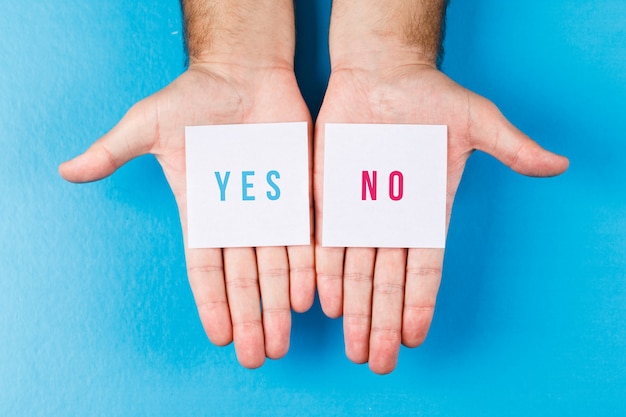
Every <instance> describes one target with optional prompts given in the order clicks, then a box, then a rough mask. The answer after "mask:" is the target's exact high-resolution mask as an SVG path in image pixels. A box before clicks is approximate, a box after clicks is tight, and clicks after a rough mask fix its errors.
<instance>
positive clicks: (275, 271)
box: [259, 267, 289, 278]
mask: <svg viewBox="0 0 626 417" xmlns="http://www.w3.org/2000/svg"><path fill="white" fill-rule="evenodd" d="M288 275H289V269H288V268H286V267H284V268H282V267H279V268H267V269H260V270H259V278H284V277H287V276H288Z"/></svg>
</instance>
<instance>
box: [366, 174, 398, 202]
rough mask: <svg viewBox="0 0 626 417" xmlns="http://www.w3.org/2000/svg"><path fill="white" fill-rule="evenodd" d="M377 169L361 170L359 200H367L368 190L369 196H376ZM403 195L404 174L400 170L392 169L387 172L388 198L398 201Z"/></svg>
mask: <svg viewBox="0 0 626 417" xmlns="http://www.w3.org/2000/svg"><path fill="white" fill-rule="evenodd" d="M377 183H378V171H372V172H371V174H370V172H369V171H363V174H362V177H361V200H363V201H365V200H367V194H368V191H369V195H370V198H371V199H372V200H376V198H377V193H376V192H377V190H378V187H377ZM403 196H404V175H402V172H400V171H393V172H392V173H391V174H389V198H390V199H391V200H392V201H400V200H402V197H403Z"/></svg>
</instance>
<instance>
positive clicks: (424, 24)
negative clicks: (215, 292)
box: [314, 0, 568, 373]
mask: <svg viewBox="0 0 626 417" xmlns="http://www.w3.org/2000/svg"><path fill="white" fill-rule="evenodd" d="M445 7H446V2H445V1H443V0H382V1H376V0H360V1H358V2H357V1H350V0H334V2H333V12H332V17H331V28H330V39H329V41H330V56H331V68H332V71H331V77H330V80H329V84H328V90H327V92H326V96H325V98H324V103H323V105H322V108H321V110H320V115H319V117H318V119H317V124H316V135H315V164H314V171H315V180H314V193H315V215H316V233H317V239H316V242H318V245H319V242H321V230H322V223H323V221H324V219H323V197H324V192H323V184H324V163H323V161H324V128H325V124H326V123H380V124H393V123H396V124H437V125H447V126H448V173H447V177H448V178H447V201H446V210H447V212H446V214H447V221H448V222H449V219H450V214H451V212H452V204H453V202H454V196H455V194H456V190H457V187H458V185H459V183H460V180H461V175H462V173H463V170H464V168H465V163H466V161H467V159H468V158H469V156H470V155H471V154H472V152H473V151H474V150H476V149H478V150H482V151H485V152H488V153H489V154H491V155H493V156H494V157H496V158H498V159H499V160H500V161H502V162H503V163H504V164H506V165H507V166H509V167H510V168H511V169H513V170H515V171H517V172H519V173H522V174H525V175H531V176H551V175H558V174H560V173H561V172H563V171H564V170H565V169H566V168H567V165H568V161H567V159H566V158H563V157H560V156H558V155H555V154H553V153H550V152H548V151H546V150H544V149H543V148H541V147H540V146H539V145H538V144H537V143H535V142H534V141H532V140H531V139H530V138H528V137H527V136H526V135H524V134H523V133H522V132H520V131H519V130H518V129H517V128H515V126H513V125H512V124H511V123H510V122H509V121H508V120H507V119H506V118H505V117H504V116H503V115H502V113H500V111H499V110H498V108H497V107H496V106H495V105H494V104H493V103H491V102H490V101H489V100H488V99H486V98H484V97H481V96H479V95H477V94H475V93H473V92H471V91H469V90H467V89H465V88H463V87H461V86H460V85H458V84H456V83H455V82H454V81H452V80H451V79H449V78H448V77H447V76H446V75H445V74H443V73H442V72H440V71H439V70H438V69H437V57H438V55H439V54H440V52H441V46H440V45H441V42H442V33H443V30H442V28H443V23H444V22H443V20H444V15H445ZM315 256H316V269H317V286H318V292H319V295H320V302H321V305H322V309H323V310H324V312H325V313H326V314H327V315H328V316H330V317H338V316H340V315H343V318H344V319H343V326H344V338H345V345H346V354H347V356H348V357H349V358H350V359H351V360H352V361H354V362H357V363H364V362H368V363H369V366H370V368H371V369H372V370H373V371H374V372H377V373H387V372H391V371H392V370H393V369H394V367H395V366H396V360H397V356H398V352H399V349H400V345H401V344H404V345H405V346H408V347H416V346H418V345H420V344H421V343H422V342H423V341H424V339H425V337H426V335H427V333H428V329H429V326H430V323H431V320H432V317H433V313H434V309H435V304H436V298H437V292H438V289H439V284H440V280H441V275H442V265H443V256H444V250H443V249H427V248H426V249H402V248H398V249H381V248H325V247H321V246H318V247H317V248H316V254H315Z"/></svg>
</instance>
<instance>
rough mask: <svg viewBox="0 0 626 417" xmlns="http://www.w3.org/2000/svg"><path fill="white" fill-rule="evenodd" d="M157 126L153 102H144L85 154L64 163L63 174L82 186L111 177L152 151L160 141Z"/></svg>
mask: <svg viewBox="0 0 626 417" xmlns="http://www.w3.org/2000/svg"><path fill="white" fill-rule="evenodd" d="M157 126H158V122H157V117H156V108H155V106H154V105H153V104H152V100H151V99H150V98H148V99H145V100H142V101H140V102H138V103H137V104H135V105H134V106H133V107H131V108H130V110H128V112H127V113H126V115H125V116H124V117H123V118H122V120H120V122H119V123H118V124H117V125H116V126H115V127H114V128H113V129H111V131H110V132H108V133H107V134H106V135H104V136H102V137H101V138H100V139H98V140H97V141H96V142H94V143H93V144H92V145H91V146H90V147H89V149H87V150H86V151H85V152H84V153H83V154H81V155H79V156H77V157H75V158H74V159H71V160H69V161H67V162H64V163H62V164H61V165H60V166H59V173H60V174H61V176H62V177H63V178H65V179H66V180H67V181H71V182H78V183H81V182H90V181H97V180H100V179H102V178H105V177H108V176H109V175H111V174H112V173H113V172H115V171H116V170H117V169H118V168H119V167H121V166H122V165H124V164H125V163H126V162H128V161H130V160H131V159H133V158H135V157H137V156H140V155H143V154H145V153H148V152H149V151H150V149H151V148H152V146H153V144H154V143H155V141H156V139H157V135H158V129H157Z"/></svg>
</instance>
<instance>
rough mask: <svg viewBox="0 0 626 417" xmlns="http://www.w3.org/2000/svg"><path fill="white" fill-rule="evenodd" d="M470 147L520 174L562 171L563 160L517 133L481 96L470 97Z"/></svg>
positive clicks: (565, 163) (548, 174)
mask: <svg viewBox="0 0 626 417" xmlns="http://www.w3.org/2000/svg"><path fill="white" fill-rule="evenodd" d="M473 100H474V102H475V105H473V106H472V111H471V113H472V114H471V118H472V131H471V132H470V136H471V140H472V144H473V146H474V147H475V148H476V149H480V150H482V151H485V152H487V153H489V154H491V155H493V156H494V157H496V158H497V159H498V160H500V161H501V162H502V163H504V164H505V165H507V166H508V167H510V168H511V169H513V170H514V171H516V172H519V173H520V174H524V175H529V176H533V177H550V176H554V175H559V174H562V173H563V172H565V170H566V169H567V167H568V166H569V161H568V159H567V158H565V157H563V156H560V155H557V154H555V153H552V152H549V151H547V150H545V149H543V148H542V147H541V146H539V145H538V144H537V143H536V142H535V141H533V140H532V139H530V138H529V137H528V136H526V135H525V134H523V133H522V132H521V131H519V130H518V129H517V128H516V127H515V126H513V125H512V124H511V123H510V122H509V121H508V120H507V119H506V118H505V117H504V116H503V115H502V113H500V110H498V108H497V107H496V106H495V105H494V104H493V103H491V102H490V101H489V100H487V99H486V98H484V97H480V96H477V95H473Z"/></svg>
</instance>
